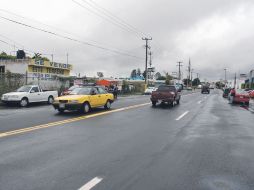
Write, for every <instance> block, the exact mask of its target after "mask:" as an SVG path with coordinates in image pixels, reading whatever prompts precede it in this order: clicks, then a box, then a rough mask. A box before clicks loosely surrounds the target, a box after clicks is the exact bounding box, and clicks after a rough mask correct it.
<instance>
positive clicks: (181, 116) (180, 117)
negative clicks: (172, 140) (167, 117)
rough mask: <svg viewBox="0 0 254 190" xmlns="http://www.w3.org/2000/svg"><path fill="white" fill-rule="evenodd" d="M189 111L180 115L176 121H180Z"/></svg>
mask: <svg viewBox="0 0 254 190" xmlns="http://www.w3.org/2000/svg"><path fill="white" fill-rule="evenodd" d="M188 113H189V111H186V112H184V113H183V114H182V115H180V116H179V117H178V118H176V121H178V120H180V119H182V118H183V117H184V116H185V115H187V114H188Z"/></svg>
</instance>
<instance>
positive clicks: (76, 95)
mask: <svg viewBox="0 0 254 190" xmlns="http://www.w3.org/2000/svg"><path fill="white" fill-rule="evenodd" d="M113 102H114V96H113V94H111V93H108V92H106V91H105V90H104V89H103V88H102V87H100V86H86V87H79V88H75V89H74V90H73V91H72V92H71V93H70V94H69V95H67V96H61V97H58V98H56V99H55V100H54V102H53V107H54V108H55V109H57V110H58V111H59V112H60V113H62V112H64V111H65V110H70V111H72V110H78V111H81V112H83V113H88V112H89V111H90V109H91V108H96V107H102V106H104V108H105V109H110V108H111V104H112V103H113Z"/></svg>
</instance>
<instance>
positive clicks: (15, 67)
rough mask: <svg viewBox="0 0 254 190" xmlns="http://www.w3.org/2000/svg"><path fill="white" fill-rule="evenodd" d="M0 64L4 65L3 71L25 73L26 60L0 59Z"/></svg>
mask: <svg viewBox="0 0 254 190" xmlns="http://www.w3.org/2000/svg"><path fill="white" fill-rule="evenodd" d="M0 66H5V72H6V71H7V70H8V71H10V72H12V73H19V74H25V73H26V71H27V66H28V60H0Z"/></svg>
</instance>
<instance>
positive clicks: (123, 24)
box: [72, 0, 163, 49]
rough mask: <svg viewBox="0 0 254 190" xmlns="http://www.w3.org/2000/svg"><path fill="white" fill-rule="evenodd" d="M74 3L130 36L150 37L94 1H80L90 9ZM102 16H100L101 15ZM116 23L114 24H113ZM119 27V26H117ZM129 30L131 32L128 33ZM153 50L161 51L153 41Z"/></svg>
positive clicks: (74, 0)
mask: <svg viewBox="0 0 254 190" xmlns="http://www.w3.org/2000/svg"><path fill="white" fill-rule="evenodd" d="M72 1H73V2H74V3H76V4H77V5H79V6H81V7H83V8H84V9H86V10H88V11H89V12H92V13H94V14H95V15H97V16H99V17H100V18H102V19H105V20H107V21H108V22H110V23H112V24H114V25H115V26H118V27H120V28H121V29H124V30H125V31H127V32H131V33H132V34H134V33H135V34H136V35H137V36H138V37H139V36H140V35H142V36H150V35H147V34H145V33H144V32H142V31H141V30H139V29H138V28H136V27H134V26H133V25H131V24H129V23H127V22H126V21H124V20H123V19H121V18H120V17H118V16H116V15H115V14H113V13H112V12H110V11H109V10H107V9H105V8H104V7H102V6H100V5H99V4H98V3H96V2H95V1H94V0H81V1H83V2H84V3H85V4H87V5H88V6H90V8H88V7H86V6H84V5H83V4H81V3H79V2H77V1H76V0H72ZM91 8H92V9H95V10H96V11H98V12H99V14H98V13H97V12H95V11H94V10H91ZM101 14H102V15H101ZM115 22H116V24H115ZM119 25H120V26H119ZM130 30H131V31H130ZM154 45H155V48H156V49H163V48H162V47H161V46H160V45H159V43H156V41H155V44H154Z"/></svg>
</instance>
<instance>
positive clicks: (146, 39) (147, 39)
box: [142, 38, 152, 84]
mask: <svg viewBox="0 0 254 190" xmlns="http://www.w3.org/2000/svg"><path fill="white" fill-rule="evenodd" d="M142 40H145V41H146V46H145V47H146V64H145V74H146V75H145V84H147V49H148V41H149V40H152V38H142Z"/></svg>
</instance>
